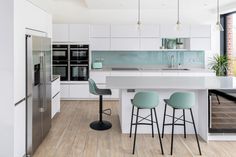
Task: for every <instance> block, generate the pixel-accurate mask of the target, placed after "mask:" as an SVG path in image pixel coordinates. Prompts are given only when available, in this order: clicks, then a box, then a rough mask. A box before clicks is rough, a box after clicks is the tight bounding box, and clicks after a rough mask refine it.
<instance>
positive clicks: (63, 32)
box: [52, 24, 69, 42]
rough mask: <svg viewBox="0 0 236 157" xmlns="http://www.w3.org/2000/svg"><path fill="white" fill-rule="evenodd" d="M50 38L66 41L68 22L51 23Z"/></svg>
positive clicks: (67, 37)
mask: <svg viewBox="0 0 236 157" xmlns="http://www.w3.org/2000/svg"><path fill="white" fill-rule="evenodd" d="M52 38H53V42H68V41H69V25H68V24H53V30H52Z"/></svg>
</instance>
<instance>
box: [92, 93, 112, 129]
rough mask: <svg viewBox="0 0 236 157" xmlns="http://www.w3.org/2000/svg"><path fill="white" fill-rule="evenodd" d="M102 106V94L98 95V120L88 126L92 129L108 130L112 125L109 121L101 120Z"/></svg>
mask: <svg viewBox="0 0 236 157" xmlns="http://www.w3.org/2000/svg"><path fill="white" fill-rule="evenodd" d="M102 108H103V104H102V95H99V121H95V122H92V123H91V124H90V127H91V128H92V129H94V130H108V129H110V128H111V127H112V124H111V123H110V122H108V121H103V120H102V114H103V109H102Z"/></svg>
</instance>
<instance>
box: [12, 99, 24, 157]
mask: <svg viewBox="0 0 236 157" xmlns="http://www.w3.org/2000/svg"><path fill="white" fill-rule="evenodd" d="M25 103H26V102H25V101H23V102H21V103H20V104H18V105H17V106H16V107H15V111H14V156H15V157H19V156H24V154H25V142H26V141H25V139H26V137H25V135H26V130H25V128H26V123H25V119H26V117H25V115H26V112H25V111H26V104H25Z"/></svg>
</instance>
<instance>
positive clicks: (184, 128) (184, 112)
mask: <svg viewBox="0 0 236 157" xmlns="http://www.w3.org/2000/svg"><path fill="white" fill-rule="evenodd" d="M183 118H184V138H186V122H185V109H183Z"/></svg>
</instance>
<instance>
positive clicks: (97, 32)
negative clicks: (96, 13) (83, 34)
mask: <svg viewBox="0 0 236 157" xmlns="http://www.w3.org/2000/svg"><path fill="white" fill-rule="evenodd" d="M110 35H111V31H110V25H91V26H90V37H92V38H93V37H95V38H96V37H107V38H108V37H110Z"/></svg>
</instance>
